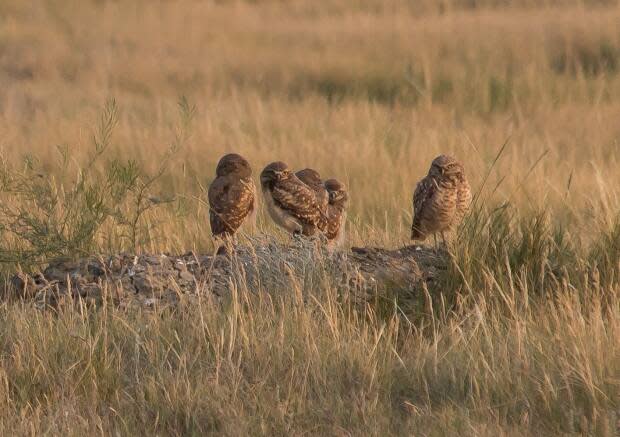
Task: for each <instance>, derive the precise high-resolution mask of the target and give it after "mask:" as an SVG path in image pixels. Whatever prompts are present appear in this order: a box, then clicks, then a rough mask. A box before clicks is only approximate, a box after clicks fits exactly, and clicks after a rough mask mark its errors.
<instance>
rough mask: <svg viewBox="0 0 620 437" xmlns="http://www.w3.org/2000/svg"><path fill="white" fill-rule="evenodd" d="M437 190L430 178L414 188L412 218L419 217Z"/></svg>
mask: <svg viewBox="0 0 620 437" xmlns="http://www.w3.org/2000/svg"><path fill="white" fill-rule="evenodd" d="M436 189H437V184H436V183H435V181H434V180H433V179H432V178H429V177H425V178H424V179H422V180H421V181H420V182H418V184H417V185H416V187H415V191H414V193H413V216H414V217H420V216H421V215H422V213H423V211H424V209H425V208H426V206H427V205H428V204H430V202H432V199H433V195H434V194H435V191H436Z"/></svg>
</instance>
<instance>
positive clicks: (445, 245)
mask: <svg viewBox="0 0 620 437" xmlns="http://www.w3.org/2000/svg"><path fill="white" fill-rule="evenodd" d="M441 239H442V240H443V246H444V247H448V245H447V244H446V234H445V233H444V232H442V233H441Z"/></svg>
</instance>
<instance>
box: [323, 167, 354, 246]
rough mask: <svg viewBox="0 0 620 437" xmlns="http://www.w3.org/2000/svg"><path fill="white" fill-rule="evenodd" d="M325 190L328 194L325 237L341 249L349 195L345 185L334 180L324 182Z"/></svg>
mask: <svg viewBox="0 0 620 437" xmlns="http://www.w3.org/2000/svg"><path fill="white" fill-rule="evenodd" d="M325 189H326V190H327V192H328V193H329V204H328V209H327V228H326V229H325V236H326V237H327V239H328V240H329V241H330V242H333V243H332V244H333V245H334V246H335V247H341V246H342V245H343V244H344V225H345V222H346V220H347V204H348V202H349V195H348V194H347V188H346V187H345V185H344V184H343V183H341V182H339V181H337V180H336V179H328V180H326V181H325Z"/></svg>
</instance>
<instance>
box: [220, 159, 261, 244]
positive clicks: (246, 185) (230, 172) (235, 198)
mask: <svg viewBox="0 0 620 437" xmlns="http://www.w3.org/2000/svg"><path fill="white" fill-rule="evenodd" d="M215 176H216V177H215V179H214V180H213V182H211V185H210V186H209V193H208V194H209V219H210V222H211V232H212V233H213V236H214V237H218V238H226V237H232V236H233V235H234V234H235V232H237V230H238V229H239V227H240V226H241V224H242V223H243V222H244V220H246V218H248V217H251V216H253V214H254V211H255V200H256V199H255V198H256V187H255V185H254V182H253V181H252V168H251V167H250V164H249V163H248V161H246V160H245V159H244V158H243V157H241V156H239V155H237V154H235V153H231V154H228V155H225V156H223V157H222V159H220V162H219V163H218V164H217V169H216V170H215Z"/></svg>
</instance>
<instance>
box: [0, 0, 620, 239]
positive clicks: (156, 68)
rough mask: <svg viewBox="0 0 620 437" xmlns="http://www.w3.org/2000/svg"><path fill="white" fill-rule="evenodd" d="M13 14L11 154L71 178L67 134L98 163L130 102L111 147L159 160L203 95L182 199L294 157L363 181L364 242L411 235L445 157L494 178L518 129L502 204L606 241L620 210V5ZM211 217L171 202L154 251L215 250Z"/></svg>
mask: <svg viewBox="0 0 620 437" xmlns="http://www.w3.org/2000/svg"><path fill="white" fill-rule="evenodd" d="M0 14H1V15H0V16H1V17H2V19H1V21H0V83H1V84H2V86H1V87H0V147H2V150H3V153H4V155H5V156H6V158H7V159H9V160H11V161H17V160H19V159H22V157H23V156H24V155H26V154H30V155H32V156H35V157H36V159H37V161H38V165H39V166H40V168H41V169H42V170H44V171H47V172H49V173H52V174H53V173H54V171H56V170H55V168H54V162H56V160H57V152H56V146H58V145H65V146H66V147H68V148H69V150H70V154H71V157H72V159H74V160H75V161H76V162H77V163H82V162H83V161H84V160H85V159H86V158H85V155H86V153H87V151H88V150H90V142H91V141H90V139H91V135H92V130H93V126H94V125H95V124H96V120H97V117H98V114H99V112H100V111H101V108H102V106H103V104H104V102H105V100H106V99H107V98H110V97H114V98H115V99H116V100H117V102H118V105H119V107H120V111H121V112H120V122H119V125H118V126H117V128H116V129H115V131H114V136H113V148H112V150H111V151H110V155H111V156H114V157H115V158H119V157H120V158H121V159H129V158H136V159H137V160H138V161H139V162H140V163H141V165H142V166H143V167H144V168H145V169H146V170H151V171H153V170H154V169H156V168H157V166H158V164H159V163H160V160H161V156H162V155H163V153H164V152H165V150H166V149H167V147H168V146H169V145H170V144H171V143H172V142H173V141H174V132H175V126H176V125H177V120H178V116H177V107H176V106H177V102H178V100H179V98H180V97H181V96H186V97H187V99H188V100H189V101H190V102H191V103H192V104H194V105H196V108H197V112H196V115H195V117H194V120H193V122H192V124H191V126H190V128H189V129H188V134H189V137H188V138H187V140H186V141H184V144H183V147H181V148H180V150H179V151H178V152H177V153H176V156H175V158H174V159H173V161H172V167H171V168H170V171H169V172H168V173H167V175H166V177H164V178H163V183H162V186H161V187H159V188H158V190H159V191H160V192H162V193H167V195H173V194H174V195H178V196H181V197H182V196H185V197H186V198H187V199H192V198H193V196H199V195H200V194H201V193H200V190H199V183H200V184H203V185H206V184H207V183H208V182H209V181H210V179H211V178H212V175H213V169H214V166H215V163H216V162H217V160H218V159H219V157H220V156H221V155H222V154H223V153H225V152H228V151H237V152H239V153H242V154H244V155H246V156H247V157H248V159H250V161H251V162H252V164H253V166H254V170H255V173H256V174H257V173H259V172H260V170H261V169H262V167H263V166H264V165H265V164H266V163H268V162H270V161H272V160H276V159H281V160H284V161H287V162H288V163H289V164H290V165H292V166H294V167H295V168H300V167H305V166H312V167H315V168H317V169H318V170H319V171H320V172H321V173H322V174H323V175H324V176H325V177H331V176H336V177H338V178H341V179H344V180H345V182H346V183H347V184H348V185H349V187H350V190H351V198H352V202H351V215H350V217H351V224H352V226H351V228H350V229H351V240H352V242H353V243H355V244H358V243H361V242H362V241H370V240H372V241H375V242H381V243H383V244H399V243H402V242H404V241H405V240H406V237H407V234H408V233H407V232H406V228H407V227H408V226H409V222H410V219H411V217H410V215H411V206H410V203H411V202H410V197H411V193H412V190H413V187H414V184H415V182H416V181H417V180H418V179H419V178H420V177H422V176H423V175H424V174H425V172H426V171H427V168H428V165H429V162H430V160H431V159H432V158H433V157H434V156H436V155H437V154H439V153H452V154H454V155H456V156H458V157H459V158H460V159H462V160H463V161H464V162H465V165H466V169H467V172H468V175H469V177H470V179H471V180H472V184H473V186H474V187H479V186H480V183H481V180H482V178H483V176H484V175H485V173H486V171H487V169H488V168H489V166H490V163H491V162H492V160H493V159H494V158H495V156H496V154H497V151H498V150H499V148H500V147H501V146H502V144H503V143H504V142H505V141H507V140H509V145H508V147H507V148H506V150H505V153H504V154H503V156H502V158H501V159H500V161H499V162H498V163H497V165H496V166H495V167H494V168H493V171H492V174H491V176H490V179H489V182H488V183H487V185H486V186H487V189H488V190H490V191H492V190H493V189H494V188H495V187H496V186H497V185H498V183H499V182H500V180H501V184H499V186H498V187H497V189H496V190H495V191H494V192H493V193H492V199H493V200H494V201H504V200H509V201H510V202H512V203H513V204H514V205H515V206H516V209H517V210H519V211H522V212H527V211H531V210H532V209H534V210H535V209H539V208H540V207H543V206H544V207H546V208H549V209H552V210H553V211H554V217H555V218H556V219H557V220H560V221H562V222H563V223H566V224H569V223H570V225H571V226H575V235H576V236H580V237H586V238H587V235H588V233H589V230H591V229H593V226H595V227H596V228H598V227H600V226H601V225H603V226H608V225H609V223H610V222H611V220H612V218H613V216H614V214H615V211H617V209H618V188H617V187H618V186H620V172H618V165H619V161H618V159H619V158H618V155H619V154H620V147H619V144H618V141H619V140H618V138H619V136H620V124H619V123H618V119H619V118H620V105H619V103H618V96H619V94H620V79H619V76H618V74H617V73H618V69H619V68H620V29H619V28H618V25H617V23H618V20H619V19H620V9H619V8H618V5H617V3H616V2H604V1H601V2H598V1H592V2H584V1H550V2H530V1H511V2H507V1H473V0H472V1H430V0H429V1H421V2H406V1H396V0H393V1H387V2H383V1H354V2H343V1H328V2H321V4H320V6H319V5H318V4H316V3H315V2H312V1H303V0H300V1H292V2H278V1H253V2H226V1H221V2H190V1H180V2H177V1H173V2H166V1H161V2H143V1H135V2H134V1H132V2H125V1H116V2H108V1H96V2H91V1H86V2H85V1H77V0H75V1H73V0H69V1H53V0H46V1H41V2H22V1H11V0H9V1H5V2H3V3H2V5H1V6H0ZM205 212H206V211H205V210H204V207H202V206H200V205H199V204H198V202H196V201H195V200H189V201H187V202H185V204H184V205H183V207H182V208H181V207H179V205H178V204H174V205H170V208H168V209H167V211H165V212H161V211H160V212H159V213H158V214H160V216H159V217H158V219H157V222H158V223H159V224H160V226H159V229H162V225H163V232H161V234H160V238H159V239H158V240H157V241H151V243H152V247H151V248H152V249H158V250H167V249H170V250H176V251H179V250H184V249H189V248H190V246H194V245H198V246H202V247H207V246H208V245H209V244H210V243H209V229H208V225H207V224H206V223H207V217H206V215H205ZM179 214H181V215H179ZM161 215H163V216H161ZM259 223H261V227H264V226H265V225H266V223H265V220H260V221H259Z"/></svg>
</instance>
